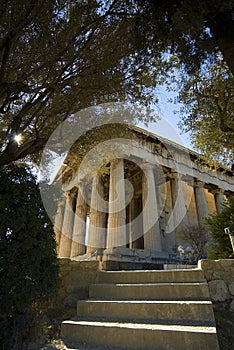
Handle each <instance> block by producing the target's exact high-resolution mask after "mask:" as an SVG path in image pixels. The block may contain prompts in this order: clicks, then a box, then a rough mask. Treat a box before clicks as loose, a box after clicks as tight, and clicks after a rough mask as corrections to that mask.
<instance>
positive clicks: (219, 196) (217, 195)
mask: <svg viewBox="0 0 234 350" xmlns="http://www.w3.org/2000/svg"><path fill="white" fill-rule="evenodd" d="M212 193H213V195H214V200H215V206H216V211H217V213H220V212H221V210H222V204H223V203H224V201H225V199H224V190H223V189H222V188H217V189H216V190H213V191H212Z"/></svg>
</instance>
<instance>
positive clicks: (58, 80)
mask: <svg viewBox="0 0 234 350" xmlns="http://www.w3.org/2000/svg"><path fill="white" fill-rule="evenodd" d="M136 13H137V7H136V5H135V2H134V1H133V0H129V1H122V0H120V1H108V2H106V1H86V0H82V1H71V0H63V1H56V0H51V1H44V0H39V1H32V2H29V1H28V0H23V1H22V0H20V1H19V0H10V1H7V2H3V4H2V5H1V18H0V28H1V32H2V33H3V35H2V39H1V41H0V62H1V63H0V73H1V74H0V113H1V114H2V117H1V119H0V126H1V130H2V131H1V133H0V148H1V151H2V153H1V154H0V164H8V163H10V162H12V161H14V160H17V159H22V158H24V157H25V156H27V155H29V154H36V153H38V152H39V151H40V150H41V149H42V148H43V146H44V145H45V143H46V141H47V139H48V137H49V135H50V134H51V132H52V131H53V130H54V129H55V128H56V127H57V126H58V124H60V123H61V122H62V121H63V120H64V119H66V118H67V117H68V116H70V115H72V114H73V113H76V112H77V111H79V110H80V109H82V108H85V107H88V106H91V105H96V104H99V103H104V102H111V101H121V100H126V99H127V100H130V101H132V100H134V101H138V102H142V103H143V104H144V105H149V104H150V103H151V102H152V101H154V100H157V98H156V96H155V94H154V89H153V87H154V86H155V83H154V81H155V77H156V73H155V74H153V72H152V66H153V62H150V61H149V56H150V55H149V54H147V52H143V51H142V50H141V48H140V47H138V44H137V36H136V32H135V17H136ZM147 55H148V59H147ZM159 61H160V59H158V60H157V62H158V68H157V72H158V73H159V72H160V70H162V69H163V67H162V65H160V63H159ZM154 67H156V62H155V64H154ZM159 74H160V73H159ZM19 133H20V134H22V142H21V143H20V144H17V143H16V142H14V137H15V135H17V134H19Z"/></svg>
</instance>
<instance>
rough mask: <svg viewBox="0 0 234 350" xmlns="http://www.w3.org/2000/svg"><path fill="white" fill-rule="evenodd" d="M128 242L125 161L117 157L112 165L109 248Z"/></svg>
mask: <svg viewBox="0 0 234 350" xmlns="http://www.w3.org/2000/svg"><path fill="white" fill-rule="evenodd" d="M126 243H127V237H126V210H125V185H124V162H123V159H116V160H114V161H112V162H111V165H110V186H109V216H108V225H107V248H114V247H126Z"/></svg>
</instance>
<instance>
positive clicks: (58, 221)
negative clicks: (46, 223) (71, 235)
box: [54, 198, 65, 254]
mask: <svg viewBox="0 0 234 350" xmlns="http://www.w3.org/2000/svg"><path fill="white" fill-rule="evenodd" d="M64 206H65V198H63V200H61V201H60V203H59V204H58V209H57V213H56V215H55V219H54V233H55V238H56V242H57V251H58V254H59V245H60V241H61V235H62V228H63V216H64Z"/></svg>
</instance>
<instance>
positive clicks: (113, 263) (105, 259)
mask: <svg viewBox="0 0 234 350" xmlns="http://www.w3.org/2000/svg"><path fill="white" fill-rule="evenodd" d="M108 142H109V143H108ZM108 142H107V141H106V142H102V144H101V145H99V148H95V149H94V150H93V151H92V152H91V154H90V153H89V154H88V155H87V158H88V159H86V166H83V169H81V168H82V167H78V168H79V169H76V170H74V169H73V171H72V172H71V171H70V169H69V167H64V168H63V169H62V170H61V172H60V177H64V178H65V181H64V183H63V189H64V192H65V196H64V198H63V200H62V201H61V202H60V205H59V207H58V211H57V215H56V219H55V232H56V237H57V242H58V255H59V257H68V258H74V259H78V260H92V259H98V260H100V261H101V262H102V266H103V268H104V269H105V268H106V269H118V268H128V266H132V267H133V268H147V267H149V268H151V267H152V268H155V267H156V268H160V267H161V266H162V265H163V264H168V263H179V261H180V259H181V256H180V254H179V251H178V247H180V246H181V245H182V246H183V244H185V243H186V244H187V246H188V244H189V237H188V235H187V237H186V232H187V233H188V232H189V229H191V230H192V229H193V230H194V227H197V228H198V229H199V228H201V227H203V225H204V219H205V218H206V217H208V216H209V214H212V213H214V212H215V211H220V209H221V206H222V202H223V201H224V200H225V198H227V197H228V196H233V195H234V177H233V174H232V172H231V171H228V170H225V169H224V168H219V169H215V170H214V169H213V170H212V169H211V168H210V167H209V166H208V165H207V164H206V163H205V162H204V161H203V162H202V161H201V159H200V158H199V155H198V154H197V153H195V152H193V151H191V150H188V149H186V148H184V147H182V146H180V145H178V144H175V143H173V142H171V141H169V140H167V139H164V138H162V137H159V136H157V135H154V134H151V133H149V132H147V131H145V130H142V129H140V128H137V127H133V126H128V137H127V138H126V137H124V138H114V139H111V140H109V141H108ZM87 164H88V165H87ZM94 165H95V167H94ZM186 240H187V242H186ZM205 254H206V253H205V250H204V255H205Z"/></svg>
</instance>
